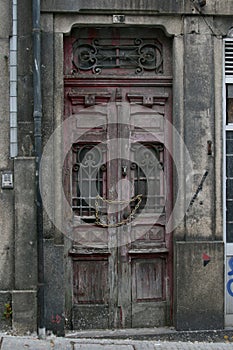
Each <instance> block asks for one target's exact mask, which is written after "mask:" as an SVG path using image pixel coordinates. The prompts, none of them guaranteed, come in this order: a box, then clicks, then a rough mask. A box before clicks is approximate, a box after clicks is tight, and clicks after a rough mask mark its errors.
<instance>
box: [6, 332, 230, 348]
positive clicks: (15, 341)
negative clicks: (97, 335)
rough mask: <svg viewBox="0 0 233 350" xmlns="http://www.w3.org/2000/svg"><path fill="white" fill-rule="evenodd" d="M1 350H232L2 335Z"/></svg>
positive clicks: (221, 345) (200, 344)
mask: <svg viewBox="0 0 233 350" xmlns="http://www.w3.org/2000/svg"><path fill="white" fill-rule="evenodd" d="M0 339H1V340H0V349H1V350H233V342H232V343H231V342H230V340H229V339H225V341H222V342H221V343H220V342H218V343H210V342H198V341H195V342H190V341H188V342H181V341H176V342H173V341H158V340H149V341H148V340H140V341H139V340H132V339H121V340H119V339H90V338H89V339H87V338H85V339H76V338H74V339H72V338H61V337H53V336H52V337H51V336H50V337H47V338H46V339H43V340H39V339H38V338H37V337H36V336H35V337H33V336H29V337H20V336H7V335H2V336H1V338H0Z"/></svg>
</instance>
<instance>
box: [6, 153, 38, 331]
mask: <svg viewBox="0 0 233 350" xmlns="http://www.w3.org/2000/svg"><path fill="white" fill-rule="evenodd" d="M14 175H15V286H14V292H13V296H12V305H13V318H12V320H13V328H14V329H15V330H16V331H18V332H21V333H25V332H27V331H28V330H29V331H36V330H37V297H36V293H37V230H36V203H35V198H36V197H35V159H34V158H33V157H32V158H17V159H15V161H14Z"/></svg>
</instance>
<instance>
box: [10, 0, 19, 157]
mask: <svg viewBox="0 0 233 350" xmlns="http://www.w3.org/2000/svg"><path fill="white" fill-rule="evenodd" d="M12 21H13V22H12V36H11V38H10V157H11V158H14V157H16V156H17V154H18V143H17V132H18V130H17V0H12Z"/></svg>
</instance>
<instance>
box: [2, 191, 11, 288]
mask: <svg viewBox="0 0 233 350" xmlns="http://www.w3.org/2000/svg"><path fill="white" fill-rule="evenodd" d="M13 202H14V193H13V190H12V189H0V213H1V215H0V290H11V289H12V288H13V281H14V275H13V272H14V221H13V218H14V212H13V210H14V209H13V208H14V206H13Z"/></svg>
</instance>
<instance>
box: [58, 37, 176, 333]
mask: <svg viewBox="0 0 233 350" xmlns="http://www.w3.org/2000/svg"><path fill="white" fill-rule="evenodd" d="M94 32H95V35H97V34H96V31H95V30H94ZM97 32H98V30H97ZM114 33H115V34H114V35H115V37H114V40H113V44H114V43H115V45H118V46H119V45H120V46H119V47H118V51H117V52H118V53H116V51H114V50H115V49H114V50H113V51H111V50H112V49H111V50H109V47H104V50H108V53H109V52H110V53H111V56H112V57H114V59H118V63H117V62H115V63H114V64H113V63H112V61H111V60H109V62H108V67H107V69H106V70H104V67H101V69H102V70H103V71H104V74H105V77H104V78H103V77H101V76H95V79H93V74H92V73H91V72H90V70H89V68H90V67H89V66H88V65H91V62H89V61H88V63H87V66H82V65H81V66H80V64H84V61H83V62H81V63H80V62H79V61H75V62H74V65H75V67H76V68H75V69H76V71H75V73H74V75H73V76H71V75H68V74H69V72H70V67H71V66H72V61H71V60H70V58H69V57H68V56H69V55H72V50H70V49H69V48H70V45H71V46H72V45H74V42H75V40H74V39H73V38H72V39H67V41H66V43H65V46H66V47H68V49H67V53H66V55H65V62H66V67H65V74H66V75H65V80H64V82H65V117H68V116H69V115H73V116H74V115H75V116H76V117H75V123H74V125H73V127H72V129H73V130H72V131H69V132H75V135H76V136H77V142H76V143H75V144H74V145H73V147H72V150H71V151H70V153H69V154H68V156H67V158H66V161H65V162H66V164H65V166H64V167H65V168H68V169H72V171H67V172H65V174H64V187H65V192H66V196H67V199H68V201H69V203H70V205H71V206H72V208H73V213H74V216H73V246H72V249H71V250H70V257H71V259H72V261H73V308H72V323H73V328H74V329H88V328H124V327H145V326H146V327H147V326H148V327H155V326H164V325H168V324H170V322H171V300H172V299H171V296H172V293H171V291H172V290H171V288H172V273H171V271H172V240H171V234H168V233H167V232H166V222H167V220H168V218H169V215H170V213H171V208H172V196H171V193H172V187H171V178H172V171H171V159H170V155H169V152H168V151H167V147H166V146H167V143H168V142H169V143H171V142H172V140H171V139H170V136H171V135H170V134H169V133H170V131H169V130H168V129H169V126H168V125H169V124H166V121H168V120H170V119H171V80H169V79H170V78H169V79H168V78H167V77H162V76H161V77H158V79H152V77H151V76H150V75H149V74H148V73H149V70H150V67H149V66H148V67H144V68H143V69H145V72H146V74H145V75H146V77H145V76H143V75H142V76H141V77H138V78H137V79H135V76H133V73H132V70H131V68H132V67H131V66H130V65H129V64H127V65H125V63H124V62H123V58H122V57H123V56H121V59H122V61H119V60H121V59H120V58H119V57H120V55H121V50H123V48H124V47H123V46H124V45H123V46H122V42H121V41H119V38H118V36H117V31H116V32H114ZM160 34H161V33H160ZM108 35H109V34H107V32H106V31H104V34H103V37H104V36H108ZM129 36H130V39H129V40H128V41H127V40H126V41H125V44H126V43H127V45H131V44H132V38H133V31H130V35H129ZM151 38H152V33H151V32H150V34H149V37H148V40H147V41H146V45H149V46H148V48H149V49H152V51H153V50H154V51H155V50H159V52H160V51H161V48H160V46H159V45H160V44H156V47H155V46H153V45H152V46H150V44H149V43H150V42H151ZM88 40H89V39H88ZM90 42H91V41H90ZM88 45H91V44H88V43H87V42H86V39H85V40H84V41H83V42H82V43H81V46H78V44H77V45H76V46H75V50H76V53H77V52H78V51H77V50H79V51H80V50H81V51H80V52H83V51H82V50H84V51H85V50H86V49H87V51H89V49H90V46H88ZM109 45H110V44H109ZM111 45H112V44H111ZM157 45H158V46H157ZM73 47H74V46H73ZM144 48H145V47H144ZM98 50H99V49H98ZM128 50H129V51H130V50H131V48H129V49H128ZM166 50H168V49H167V48H166ZM166 50H165V51H166ZM154 51H153V52H154ZM80 52H79V54H80ZM104 52H105V51H104ZM167 52H168V51H167ZM84 53H85V54H86V51H85V52H84ZM84 56H85V55H84ZM84 56H83V57H84ZM118 56H119V57H118ZM79 57H80V56H79ZM88 57H89V56H88ZM98 59H99V60H100V56H99V57H98ZM101 64H103V62H102V61H101ZM134 64H135V62H134ZM153 64H154V63H153ZM97 66H98V65H95V67H94V70H95V72H94V74H96V73H97V71H96V69H97V68H98V67H97ZM77 67H79V68H78V70H77ZM119 67H120V73H119V74H120V75H122V77H121V78H120V77H119V76H117V74H116V73H117V70H118V68H119ZM161 67H162V66H161V64H160V65H159V67H158V70H161V69H162V68H161ZM165 67H167V68H168V67H169V65H168V62H166V63H165V64H164V68H165ZM136 68H137V67H136ZM147 68H148V69H147ZM167 68H166V69H167ZM85 69H86V71H85ZM91 69H93V67H92V68H91ZM133 69H134V71H135V67H134V68H133ZM97 70H98V69H97ZM168 71H169V69H168ZM169 72H170V71H169ZM85 74H86V75H85ZM98 74H99V73H98ZM156 74H157V73H156ZM110 75H112V77H111V78H109V76H110ZM126 77H127V78H126ZM168 138H169V141H168V140H167V139H168ZM169 147H170V146H169ZM169 147H168V148H169ZM85 157H86V158H85ZM88 157H89V158H88ZM88 159H89V163H88V162H87V160H88ZM87 164H88V166H89V167H87ZM93 174H94V175H93ZM93 176H94V180H93ZM95 186H96V189H95V188H94V187H95Z"/></svg>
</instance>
